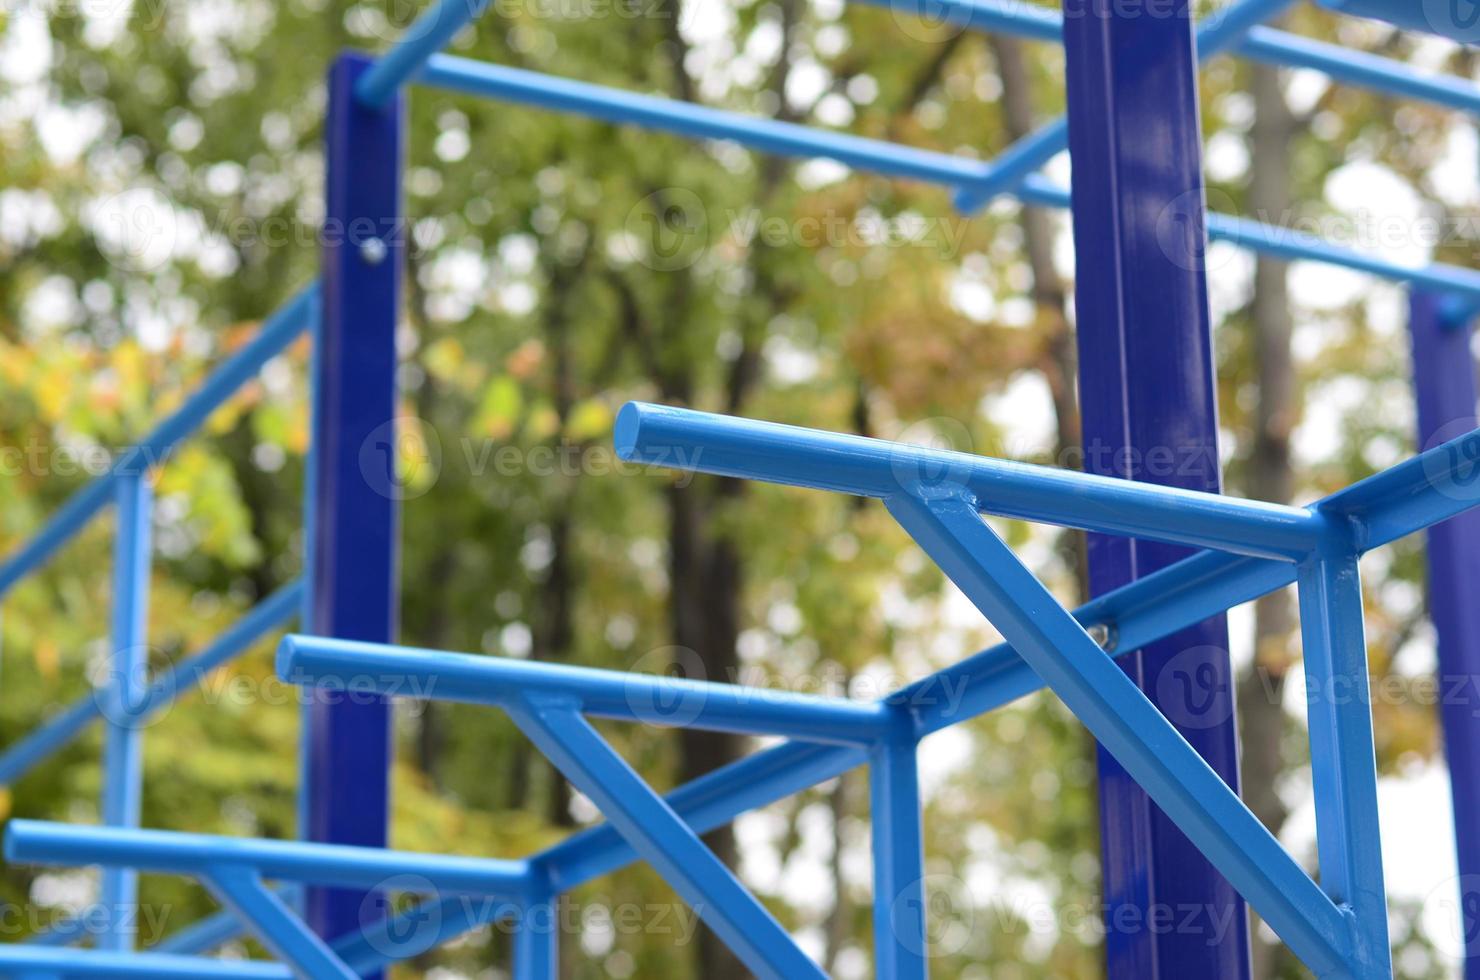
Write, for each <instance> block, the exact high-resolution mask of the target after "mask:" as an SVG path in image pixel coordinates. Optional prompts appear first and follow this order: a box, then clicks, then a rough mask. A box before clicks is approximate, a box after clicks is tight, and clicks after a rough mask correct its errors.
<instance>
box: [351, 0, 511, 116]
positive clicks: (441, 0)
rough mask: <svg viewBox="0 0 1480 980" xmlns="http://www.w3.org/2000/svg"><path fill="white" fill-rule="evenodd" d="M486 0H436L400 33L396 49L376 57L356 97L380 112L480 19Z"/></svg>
mask: <svg viewBox="0 0 1480 980" xmlns="http://www.w3.org/2000/svg"><path fill="white" fill-rule="evenodd" d="M488 3H489V0H437V2H436V3H435V4H433V5H432V8H431V9H430V10H428V11H427V12H426V13H424V14H422V15H421V16H420V17H418V18H417V19H416V20H415V21H414V22H413V23H412V24H411V26H410V27H408V28H406V30H405V31H403V32H402V34H401V36H400V38H399V39H397V41H396V46H395V47H393V48H391V50H390V51H388V52H386V53H385V55H383V56H382V57H381V58H379V59H378V60H377V61H376V62H375V64H374V65H372V66H371V67H370V70H369V71H367V72H365V74H363V75H361V76H360V80H359V81H358V82H356V83H355V98H356V99H358V100H359V101H360V104H361V105H363V106H365V107H366V108H368V109H379V108H381V107H382V106H384V105H386V104H387V103H389V102H390V100H391V99H392V98H394V97H395V95H396V93H397V91H398V90H399V89H400V88H401V87H402V86H404V85H405V84H406V82H407V81H408V80H409V79H410V78H411V76H412V75H414V74H416V72H417V70H418V69H419V68H421V66H422V65H424V64H426V61H427V59H428V58H430V57H431V56H432V55H434V54H436V53H437V52H438V51H441V50H442V49H443V48H444V47H446V46H447V43H448V42H449V41H451V40H452V38H453V37H454V36H455V35H456V34H457V32H458V31H460V30H462V29H463V28H464V27H466V26H467V25H468V24H470V23H472V22H473V21H474V20H476V19H478V17H480V16H482V14H483V11H484V10H486V9H487V8H488Z"/></svg>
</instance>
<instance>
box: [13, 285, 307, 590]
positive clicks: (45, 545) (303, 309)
mask: <svg viewBox="0 0 1480 980" xmlns="http://www.w3.org/2000/svg"><path fill="white" fill-rule="evenodd" d="M317 295H318V286H317V285H313V286H309V287H307V288H306V289H304V290H303V291H301V292H299V293H298V294H297V295H296V296H294V297H293V298H292V299H291V300H289V301H288V302H287V303H285V304H284V305H283V306H282V307H281V308H280V309H279V310H278V311H277V312H276V313H274V314H272V315H271V316H270V317H268V319H267V321H266V322H265V323H263V325H262V329H261V331H259V332H258V334H257V336H256V337H254V338H252V341H251V342H250V343H248V344H247V345H246V346H245V347H243V348H242V349H241V350H240V351H238V352H237V353H235V354H233V355H232V356H231V358H230V359H229V360H227V361H226V362H225V363H223V364H222V365H221V366H220V367H218V368H216V370H215V371H213V372H212V373H211V375H210V377H208V378H207V379H206V380H205V381H204V382H203V383H202V384H201V386H200V387H199V388H197V389H196V391H195V393H194V394H192V395H191V396H190V397H189V398H188V399H186V401H185V403H184V404H183V405H181V406H180V407H179V408H178V409H176V410H175V412H174V413H173V414H172V415H170V416H169V417H167V418H166V419H165V420H164V421H162V422H160V424H159V425H158V426H156V427H155V428H154V430H153V431H152V432H150V433H149V434H148V435H146V436H145V437H144V438H143V439H141V440H140V441H139V442H138V443H137V444H135V445H134V446H133V447H132V448H131V449H129V450H128V451H127V452H125V453H123V454H122V455H121V456H120V457H119V458H118V460H117V461H116V462H115V463H114V465H113V468H112V469H111V470H110V471H109V472H108V473H106V474H104V475H103V476H100V477H98V478H97V479H95V480H93V481H92V482H91V483H89V484H87V485H86V486H84V487H83V488H82V489H81V490H79V491H78V492H77V493H76V494H74V495H73V496H72V497H71V498H70V499H69V500H68V501H67V502H66V503H65V504H63V505H62V506H61V508H60V509H59V510H58V511H57V512H56V513H55V514H53V515H52V517H51V519H50V520H49V521H48V522H47V523H46V525H45V526H44V527H42V529H41V530H40V531H38V532H37V533H36V535H35V536H34V537H32V538H31V539H30V540H29V541H27V542H26V543H25V544H24V545H22V546H21V547H20V548H18V549H17V550H16V551H15V553H14V554H12V555H10V556H9V557H8V558H6V559H5V561H4V562H3V563H0V594H4V593H5V592H7V591H9V589H10V588H11V586H13V585H15V583H16V582H18V581H19V580H20V579H22V578H24V577H25V576H26V575H27V574H28V573H30V572H32V571H34V570H35V569H36V568H38V567H40V566H41V565H42V564H43V563H44V562H45V561H46V560H47V559H48V558H50V557H51V556H52V555H53V554H54V553H55V552H56V551H57V549H58V548H60V547H61V546H62V545H63V544H65V543H66V542H67V541H69V540H70V539H71V538H72V536H73V535H74V534H76V533H77V532H78V531H79V530H81V529H82V527H83V526H85V525H86V524H87V522H88V521H89V520H90V519H91V518H92V517H93V515H95V514H96V513H97V512H98V511H100V510H102V509H103V507H104V506H106V505H107V504H108V503H109V502H110V501H111V500H112V499H113V495H114V488H113V486H112V484H113V481H114V480H115V479H117V478H118V476H119V475H130V474H139V473H142V472H143V471H144V470H146V469H148V468H149V467H151V466H155V465H158V464H160V463H162V462H164V460H165V458H166V457H167V456H168V455H169V454H170V452H171V451H172V450H173V449H174V447H175V444H176V443H178V442H179V441H180V440H181V439H183V438H184V437H185V436H187V435H189V434H190V433H191V432H193V431H194V430H195V429H196V428H197V427H199V426H200V424H201V423H202V422H204V421H205V420H206V419H207V418H209V417H210V415H211V413H212V412H214V411H215V410H216V409H218V408H220V407H221V405H222V404H224V403H225V402H226V400H227V399H229V398H230V397H231V396H232V395H233V394H235V393H236V391H237V389H238V388H240V387H241V386H242V385H243V384H245V383H246V382H247V381H250V380H251V379H252V378H253V377H254V376H255V375H256V374H257V372H258V371H259V370H261V368H262V366H263V365H264V364H266V363H267V362H268V361H270V360H271V359H272V358H274V357H276V356H277V355H278V354H280V353H282V351H283V350H284V349H285V348H286V347H287V346H288V345H289V344H290V343H292V342H293V340H294V339H295V338H296V337H297V336H298V335H299V334H300V333H301V332H302V331H303V330H304V328H305V327H306V326H307V325H308V321H309V315H310V314H311V313H312V311H313V309H314V303H315V301H316V298H317Z"/></svg>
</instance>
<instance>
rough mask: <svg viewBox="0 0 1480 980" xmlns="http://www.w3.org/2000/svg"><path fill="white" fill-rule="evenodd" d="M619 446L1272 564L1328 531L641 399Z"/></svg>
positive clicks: (1271, 515) (1141, 491)
mask: <svg viewBox="0 0 1480 980" xmlns="http://www.w3.org/2000/svg"><path fill="white" fill-rule="evenodd" d="M613 441H614V442H615V445H616V450H617V455H619V456H621V457H622V458H623V459H626V460H630V461H633V462H643V463H650V464H654V465H660V466H672V467H677V468H681V469H696V470H701V471H703V472H705V473H716V474H721V475H724V476H735V477H742V478H747V479H756V480H765V481H767V482H771V483H785V484H791V485H793V486H805V487H814V488H816V489H820V490H833V491H836V492H838V493H850V494H854V495H857V496H863V497H889V496H892V495H894V494H897V493H900V492H901V491H904V490H910V489H912V488H913V487H915V486H918V485H924V486H931V485H938V484H942V483H959V484H961V485H963V486H966V487H967V488H969V489H970V490H971V492H972V493H973V494H974V495H975V496H976V498H977V499H978V500H980V501H981V504H982V507H983V508H984V509H985V510H986V511H987V512H988V513H993V514H999V515H1002V516H1005V517H1017V518H1022V519H1024V520H1031V521H1044V522H1047V523H1050V524H1059V525H1064V526H1068V527H1081V528H1088V529H1091V530H1096V531H1104V532H1107V533H1111V534H1134V535H1143V536H1148V537H1155V538H1157V539H1160V540H1167V541H1175V542H1179V543H1183V544H1190V545H1198V546H1201V547H1209V548H1220V549H1223V550H1226V551H1232V552H1236V553H1239V554H1249V555H1257V556H1261V557H1269V558H1285V559H1293V558H1298V557H1301V556H1303V555H1305V554H1308V553H1309V552H1310V550H1311V549H1312V548H1313V547H1314V546H1315V545H1316V543H1317V542H1318V541H1319V538H1320V534H1321V529H1322V524H1321V522H1320V520H1318V519H1317V518H1316V517H1315V516H1314V515H1312V514H1311V513H1310V512H1309V511H1306V510H1304V509H1302V508H1298V507H1286V506H1282V505H1279V504H1267V503H1263V502H1259V501H1248V500H1238V499H1235V498H1231V497H1223V496H1219V495H1218V494H1215V493H1202V492H1198V491H1193V490H1186V489H1182V488H1178V487H1168V486H1156V485H1153V484H1148V483H1135V482H1129V481H1126V480H1120V479H1114V478H1111V477H1105V476H1094V475H1088V474H1083V473H1076V472H1072V471H1069V470H1062V469H1057V468H1054V467H1049V466H1035V465H1032V464H1028V463H1015V462H1011V461H1008V460H1001V459H993V458H990V457H985V456H976V455H972V454H970V453H959V452H947V451H942V450H938V449H927V448H922V447H918V446H908V445H904V444H901V443H893V442H887V441H885V440H882V439H869V438H865V437H863V436H854V435H841V434H836V433H825V432H818V431H817V430H815V429H804V428H800V427H797V426H791V425H780V424H778V423H775V422H756V421H752V420H749V419H737V418H732V417H729V416H725V415H714V414H711V413H708V412H696V411H693V410H690V409H682V408H669V407H667V406H663V405H649V404H645V403H641V402H629V403H628V404H626V405H624V406H623V407H622V410H621V411H620V412H619V413H618V415H617V422H616V430H615V433H614V436H613ZM1171 448H1172V449H1174V450H1180V449H1182V448H1183V447H1182V446H1173V447H1171ZM1215 461H1216V460H1215ZM1191 462H1192V463H1194V464H1201V463H1203V460H1202V459H1201V458H1195V459H1193V460H1192V461H1191ZM1187 463H1188V460H1187V459H1186V458H1184V457H1181V456H1172V457H1170V458H1169V459H1168V460H1167V462H1166V465H1168V466H1172V467H1178V466H1184V465H1186V464H1187Z"/></svg>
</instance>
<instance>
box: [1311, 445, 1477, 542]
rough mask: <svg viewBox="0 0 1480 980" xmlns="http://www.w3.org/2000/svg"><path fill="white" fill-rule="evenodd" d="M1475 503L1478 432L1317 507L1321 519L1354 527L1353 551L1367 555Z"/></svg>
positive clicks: (1359, 485)
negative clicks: (1340, 520)
mask: <svg viewBox="0 0 1480 980" xmlns="http://www.w3.org/2000/svg"><path fill="white" fill-rule="evenodd" d="M1477 503H1480V429H1475V430H1473V431H1471V432H1467V433H1465V434H1464V435H1462V436H1459V437H1457V438H1454V439H1451V440H1449V441H1448V442H1445V443H1441V444H1440V445H1438V446H1435V447H1434V448H1433V449H1430V450H1428V451H1427V452H1424V453H1422V454H1420V455H1418V456H1415V457H1413V458H1412V459H1409V460H1405V461H1403V462H1401V463H1399V464H1397V465H1396V466H1391V467H1389V468H1388V469H1385V470H1383V471H1382V472H1381V473H1375V474H1373V475H1372V476H1369V477H1368V478H1367V479H1365V480H1362V481H1360V482H1358V483H1354V484H1352V485H1351V486H1349V487H1347V488H1346V489H1344V490H1338V491H1336V492H1335V493H1333V494H1331V496H1329V497H1326V498H1325V499H1323V500H1321V501H1319V502H1318V503H1317V504H1316V505H1315V508H1316V509H1317V510H1319V511H1320V512H1321V513H1323V514H1326V515H1329V516H1332V517H1339V518H1343V519H1345V520H1348V521H1352V522H1355V523H1356V525H1357V527H1356V533H1357V545H1358V547H1360V548H1362V549H1363V550H1364V551H1365V550H1371V549H1372V548H1376V547H1378V546H1379V545H1383V544H1386V543H1388V542H1389V541H1394V540H1396V539H1398V538H1401V537H1404V536H1405V535H1408V534H1412V533H1413V532H1415V531H1421V530H1423V529H1424V528H1426V527H1432V526H1433V525H1435V524H1438V523H1439V522H1440V521H1444V520H1447V519H1449V518H1451V517H1453V516H1455V515H1456V514H1461V513H1463V512H1465V511H1467V510H1470V509H1471V508H1473V507H1474V506H1475V505H1476V504H1477Z"/></svg>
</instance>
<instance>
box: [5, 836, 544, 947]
mask: <svg viewBox="0 0 1480 980" xmlns="http://www.w3.org/2000/svg"><path fill="white" fill-rule="evenodd" d="M5 858H6V860H7V861H12V862H21V863H28V864H50V865H84V864H98V865H102V866H104V867H129V868H138V869H140V870H145V871H156V872H165V873H170V874H187V875H199V874H203V873H204V872H205V871H206V870H208V869H209V870H212V872H213V873H214V871H215V870H218V869H220V868H224V867H243V868H250V869H252V870H254V871H256V872H258V873H259V874H262V875H265V876H266V877H269V878H283V879H290V880H293V881H301V882H304V883H306V884H314V885H343V886H345V887H360V888H367V889H374V888H380V887H384V885H385V883H386V882H387V881H388V880H391V879H397V880H404V881H415V882H418V883H424V884H425V887H426V888H427V889H429V890H436V891H441V892H449V893H453V894H457V895H488V896H493V897H495V898H500V899H505V900H508V901H511V902H512V901H522V900H523V899H524V898H525V897H526V894H527V892H528V887H529V866H528V863H527V862H525V861H522V860H504V859H496V858H470V857H458V856H455V855H445V854H418V853H414V852H411V851H392V850H387V849H385V848H379V847H352V846H348V845H343V844H315V843H310V842H308V841H281V840H262V839H258V838H252V837H220V836H216V835H213V834H187V833H181V832H177V831H165V830H115V829H113V828H109V827H89V826H83V825H79V824H63V823H50V822H46V821H39V820H12V821H10V823H8V824H7V825H6V831H5ZM355 928H356V929H358V928H359V924H358V923H357V924H356V926H355Z"/></svg>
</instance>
